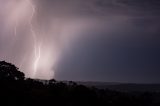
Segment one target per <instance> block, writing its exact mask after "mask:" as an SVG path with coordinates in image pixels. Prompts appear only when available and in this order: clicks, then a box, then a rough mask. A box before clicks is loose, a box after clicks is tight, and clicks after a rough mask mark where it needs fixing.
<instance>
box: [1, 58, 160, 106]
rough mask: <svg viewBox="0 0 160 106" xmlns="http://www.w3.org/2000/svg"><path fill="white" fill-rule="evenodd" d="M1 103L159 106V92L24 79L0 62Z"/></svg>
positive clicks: (16, 105) (19, 105)
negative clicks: (98, 87) (123, 90)
mask: <svg viewBox="0 0 160 106" xmlns="http://www.w3.org/2000/svg"><path fill="white" fill-rule="evenodd" d="M0 105H1V106H33V105H34V106H160V93H158V92H118V91H112V90H108V89H97V88H94V87H90V88H89V87H86V86H83V85H78V84H76V83H74V82H67V83H64V82H58V81H55V80H54V79H52V80H49V81H47V82H42V81H38V80H33V79H29V78H25V75H24V74H23V73H22V72H20V71H18V68H16V67H15V66H14V65H12V64H10V63H6V62H5V61H0Z"/></svg>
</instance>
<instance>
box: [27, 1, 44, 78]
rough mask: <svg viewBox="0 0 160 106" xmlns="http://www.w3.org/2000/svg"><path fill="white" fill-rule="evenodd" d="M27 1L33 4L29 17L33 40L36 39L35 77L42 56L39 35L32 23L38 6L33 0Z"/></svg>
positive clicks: (33, 75)
mask: <svg viewBox="0 0 160 106" xmlns="http://www.w3.org/2000/svg"><path fill="white" fill-rule="evenodd" d="M26 2H28V3H29V5H30V6H31V9H32V14H31V16H30V19H29V25H30V31H31V34H32V37H33V41H34V56H35V59H34V60H33V61H34V64H33V70H34V71H33V74H32V77H35V75H36V73H37V67H38V63H39V60H40V57H41V44H38V43H37V36H36V33H35V31H34V27H33V24H32V21H33V17H34V14H35V12H36V8H35V6H34V4H33V3H32V2H31V0H26Z"/></svg>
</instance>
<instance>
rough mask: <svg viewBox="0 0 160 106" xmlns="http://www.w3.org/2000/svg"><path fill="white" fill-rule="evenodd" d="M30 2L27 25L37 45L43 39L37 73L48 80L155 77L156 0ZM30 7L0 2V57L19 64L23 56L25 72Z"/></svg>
mask: <svg viewBox="0 0 160 106" xmlns="http://www.w3.org/2000/svg"><path fill="white" fill-rule="evenodd" d="M31 3H33V6H34V7H35V10H36V11H35V14H34V17H33V18H32V25H33V27H32V28H33V30H34V31H35V32H36V38H37V39H36V40H37V45H39V44H41V42H42V41H43V43H42V47H41V51H42V53H41V56H42V57H41V59H40V61H39V64H40V65H39V67H41V69H39V70H40V71H39V73H40V74H38V76H37V77H39V78H47V79H48V78H50V77H51V74H55V75H54V76H55V78H57V79H63V80H95V81H124V82H160V78H158V77H159V76H160V72H159V70H160V66H159V64H160V56H159V53H160V36H159V35H160V31H159V28H160V21H159V19H160V1H159V0H33V1H32V2H31ZM2 4H3V5H2ZM22 5H23V6H22ZM31 7H32V6H31V5H30V4H29V3H28V4H27V2H26V1H21V2H19V1H17V0H1V1H0V17H1V19H0V59H5V60H7V61H10V62H13V63H14V64H16V65H18V66H20V64H21V63H23V59H24V60H25V58H24V57H26V58H27V59H26V60H25V61H24V64H25V65H23V66H22V68H23V70H24V72H25V73H26V74H27V76H29V77H30V76H32V73H33V72H32V71H33V69H32V68H33V59H34V39H33V36H32V33H31V25H30V24H29V23H28V22H29V19H30V18H31V13H32V12H33V10H32V8H31ZM20 13H21V14H20ZM19 14H20V15H19ZM17 19H18V22H19V23H18V25H17V34H16V37H14V35H13V33H14V27H15V23H16V22H15V21H16V20H17ZM52 60H53V61H52ZM48 67H49V68H48ZM51 67H53V70H49V69H50V68H51ZM44 69H45V70H46V71H43V70H44ZM48 70H49V71H48ZM51 71H55V72H54V73H50V72H51ZM44 76H45V77H44Z"/></svg>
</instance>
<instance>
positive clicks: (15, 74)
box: [0, 61, 25, 80]
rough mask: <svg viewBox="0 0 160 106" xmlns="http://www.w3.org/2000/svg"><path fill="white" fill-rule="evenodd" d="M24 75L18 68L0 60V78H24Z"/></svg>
mask: <svg viewBox="0 0 160 106" xmlns="http://www.w3.org/2000/svg"><path fill="white" fill-rule="evenodd" d="M24 78H25V75H24V73H23V72H20V71H19V70H18V68H17V67H16V66H15V65H13V64H11V63H7V62H5V61H0V80H24Z"/></svg>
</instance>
